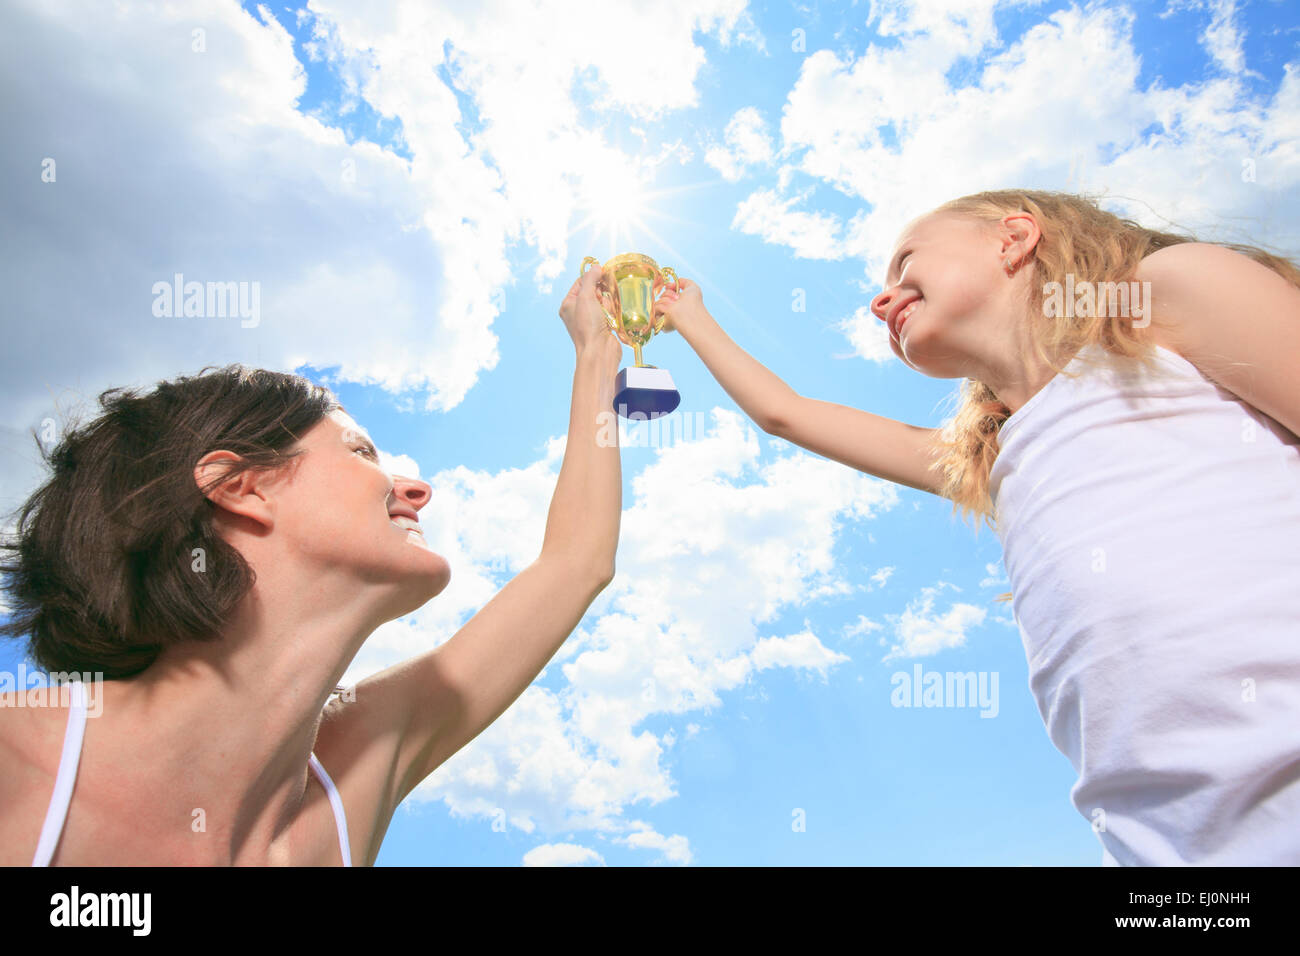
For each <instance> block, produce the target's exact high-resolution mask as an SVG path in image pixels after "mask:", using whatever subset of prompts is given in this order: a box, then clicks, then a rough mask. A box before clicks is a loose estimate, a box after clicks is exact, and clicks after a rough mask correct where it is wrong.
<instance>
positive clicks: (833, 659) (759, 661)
mask: <svg viewBox="0 0 1300 956" xmlns="http://www.w3.org/2000/svg"><path fill="white" fill-rule="evenodd" d="M804 623H805V626H806V625H807V622H806V621H805V622H804ZM749 657H750V660H751V661H753V664H754V669H755V670H760V671H761V670H764V669H766V668H768V667H799V668H804V669H806V670H815V671H817V672H818V673H819V674H821V677H822V680H823V681H825V680H826V672H827V671H828V670H829V669H830V668H832V667H834V666H835V665H836V664H840V663H843V662H844V661H847V660H848V659H849V656H848V655H847V654H840V653H837V652H836V651H832V650H831V649H829V648H828V647H826V645H824V644H823V643H822V642H821V641H819V640H818V639H817V636H816V635H815V634H813V632H812V631H811V630H803V631H800V632H799V633H798V634H791V635H789V636H788V637H764V638H762V639H760V640H759V642H758V643H757V644H756V645H755V646H754V650H753V651H752V652H750V655H749Z"/></svg>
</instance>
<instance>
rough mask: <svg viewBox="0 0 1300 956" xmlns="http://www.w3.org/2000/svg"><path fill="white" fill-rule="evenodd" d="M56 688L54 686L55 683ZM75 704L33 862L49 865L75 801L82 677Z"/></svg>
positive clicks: (83, 702)
mask: <svg viewBox="0 0 1300 956" xmlns="http://www.w3.org/2000/svg"><path fill="white" fill-rule="evenodd" d="M51 690H53V686H52V687H51ZM71 690H72V704H71V706H70V707H69V708H68V729H67V730H66V731H65V732H64V734H63V756H62V757H60V758H59V773H58V776H57V777H55V780H54V795H53V796H52V797H51V798H50V807H49V809H48V810H46V811H45V823H44V825H43V826H42V827H41V838H40V842H38V843H37V844H36V856H35V857H34V858H33V859H32V866H49V865H50V860H51V859H53V858H54V850H55V848H56V847H57V846H58V845H59V837H60V836H61V835H62V834H63V822H64V820H65V819H66V818H67V816H68V804H69V803H71V802H72V788H73V786H74V785H75V784H76V782H77V766H78V764H80V763H81V741H82V738H83V737H84V736H85V734H86V688H85V685H84V684H82V683H81V681H73V682H72V684H71Z"/></svg>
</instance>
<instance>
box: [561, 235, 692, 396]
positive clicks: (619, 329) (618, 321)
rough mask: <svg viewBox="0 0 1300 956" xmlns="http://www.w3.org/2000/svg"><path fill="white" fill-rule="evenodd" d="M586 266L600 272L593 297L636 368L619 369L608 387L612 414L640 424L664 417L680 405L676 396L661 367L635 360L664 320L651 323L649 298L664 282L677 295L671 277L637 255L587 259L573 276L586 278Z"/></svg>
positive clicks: (652, 299)
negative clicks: (611, 387) (602, 260)
mask: <svg viewBox="0 0 1300 956" xmlns="http://www.w3.org/2000/svg"><path fill="white" fill-rule="evenodd" d="M589 264H590V265H594V266H599V267H600V280H599V281H598V282H597V283H596V294H597V296H598V297H599V298H600V309H601V311H602V312H604V313H605V320H606V321H607V322H608V323H609V328H610V331H612V332H613V333H614V334H615V335H617V336H618V339H619V341H620V342H622V343H623V344H624V345H630V346H632V353H633V356H634V357H635V359H636V365H634V366H630V367H628V368H623V369H619V372H618V378H617V380H616V381H615V385H614V410H615V411H616V412H618V413H619V414H620V415H622V416H623V417H624V418H633V417H636V418H637V419H638V420H641V421H644V420H646V419H652V418H658V417H659V416H660V415H667V414H668V413H669V412H671V411H672V410H673V409H675V408H676V407H677V406H678V405H679V404H680V403H681V400H682V396H681V394H680V393H679V392H678V391H677V389H676V388H675V387H674V386H673V377H672V376H671V375H669V374H668V370H667V369H666V368H656V367H655V366H653V365H646V364H645V363H644V362H642V361H641V348H642V346H644V345H645V344H646V343H647V342H649V341H650V339H651V338H653V337H654V335H655V333H656V332H658V331H659V330H660V329H662V328H663V327H664V322H665V321H666V320H667V316H660V317H659V321H658V322H655V321H654V313H655V296H656V295H657V294H658V293H659V292H660V291H661V290H662V289H663V288H664V286H665V285H667V280H668V279H669V278H671V279H672V284H673V288H674V290H675V291H679V292H680V291H681V286H680V285H679V284H678V282H677V273H676V272H674V271H673V270H672V269H669V268H666V267H665V268H662V269H661V268H660V267H659V265H658V264H657V263H656V262H655V261H654V260H653V259H651V258H650V257H649V256H643V255H641V254H640V253H637V252H625V253H624V254H623V255H621V256H615V257H614V258H613V259H610V260H609V261H608V262H606V263H605V264H604V265H603V266H601V265H600V260H599V259H596V258H595V257H593V256H587V257H586V258H585V259H583V260H582V267H581V268H580V269H579V270H578V275H579V277H581V276H583V275H585V274H586V272H587V266H588V265H589Z"/></svg>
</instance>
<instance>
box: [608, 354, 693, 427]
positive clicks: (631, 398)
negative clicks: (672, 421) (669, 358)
mask: <svg viewBox="0 0 1300 956" xmlns="http://www.w3.org/2000/svg"><path fill="white" fill-rule="evenodd" d="M681 401H682V396H681V393H680V392H678V391H677V389H676V388H675V387H674V386H673V377H672V376H671V375H669V374H668V369H666V368H655V367H654V366H653V365H631V366H628V367H627V368H623V369H619V371H618V378H617V379H615V382H614V411H616V412H618V413H619V415H621V416H622V417H623V418H628V419H633V420H635V421H649V420H650V419H654V418H658V417H660V416H661V415H667V414H668V413H669V412H671V411H673V409H675V408H676V407H677V406H678V405H680V404H681Z"/></svg>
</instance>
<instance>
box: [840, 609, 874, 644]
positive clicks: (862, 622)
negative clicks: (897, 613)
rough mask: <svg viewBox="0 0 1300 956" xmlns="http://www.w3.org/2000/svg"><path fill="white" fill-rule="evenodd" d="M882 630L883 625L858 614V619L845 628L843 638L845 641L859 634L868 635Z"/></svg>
mask: <svg viewBox="0 0 1300 956" xmlns="http://www.w3.org/2000/svg"><path fill="white" fill-rule="evenodd" d="M883 628H884V625H883V624H880V623H878V622H876V621H873V620H871V618H869V617H867V616H866V615H865V614H859V615H858V619H857V620H856V621H855V622H854V623H852V624H848V625H846V626H845V628H844V632H843V637H845V638H846V639H847V638H851V637H858V636H859V635H861V634H870V633H871V632H872V631H879V630H882V629H883Z"/></svg>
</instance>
